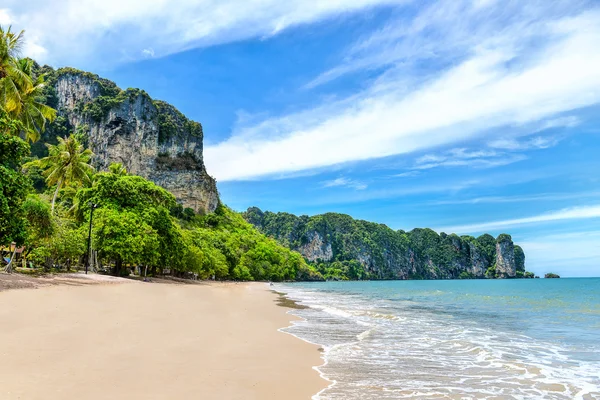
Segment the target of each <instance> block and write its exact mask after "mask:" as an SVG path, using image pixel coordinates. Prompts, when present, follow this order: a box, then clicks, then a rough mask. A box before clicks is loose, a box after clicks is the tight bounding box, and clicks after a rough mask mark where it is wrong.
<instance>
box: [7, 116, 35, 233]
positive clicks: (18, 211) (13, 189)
mask: <svg viewBox="0 0 600 400" xmlns="http://www.w3.org/2000/svg"><path fill="white" fill-rule="evenodd" d="M19 128H20V124H19V123H18V122H15V121H12V120H10V119H8V118H7V117H6V114H4V113H3V112H1V111H0V244H9V243H11V242H13V241H14V242H16V243H17V244H22V243H23V242H24V241H25V239H26V230H25V219H24V218H23V209H22V205H23V202H24V201H25V199H26V198H27V193H28V192H29V190H30V182H29V179H27V177H26V176H25V175H23V174H22V173H21V171H20V170H21V164H22V162H23V159H24V158H25V157H26V156H27V155H28V154H29V146H28V145H27V143H25V142H24V141H23V140H21V139H20V138H19V137H17V136H14V135H13V134H12V133H13V132H14V131H15V130H18V129H19Z"/></svg>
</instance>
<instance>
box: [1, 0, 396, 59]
mask: <svg viewBox="0 0 600 400" xmlns="http://www.w3.org/2000/svg"><path fill="white" fill-rule="evenodd" d="M405 1H406V0H344V1H340V0H334V1H332V0H324V1H314V2H310V3H307V2H306V1H304V0H287V1H279V0H246V1H243V0H178V1H165V0H143V1H142V0H127V1H123V0H54V1H45V0H27V1H23V0H5V1H3V6H4V7H6V8H5V9H3V10H4V14H0V18H1V15H5V14H7V13H8V12H10V15H11V16H12V22H13V23H14V24H15V25H18V28H20V29H26V30H27V33H28V35H31V36H34V37H37V38H39V41H36V45H38V46H41V47H43V48H46V49H47V50H48V53H47V54H46V56H44V57H41V58H40V60H39V61H42V62H50V63H53V64H61V65H65V64H70V65H76V66H80V67H83V66H89V65H95V64H97V63H114V62H120V61H121V62H122V61H128V60H131V59H137V58H141V57H142V56H143V54H140V51H139V49H147V48H152V49H154V51H155V53H156V55H157V56H164V55H166V54H170V53H176V52H179V51H182V50H186V49H189V48H193V47H198V46H209V45H214V44H219V43H226V42H231V41H234V40H240V39H246V38H250V37H260V36H265V35H273V34H276V33H278V32H280V31H282V30H284V29H286V28H289V27H292V26H296V25H299V24H305V23H311V22H315V21H319V20H322V19H325V18H329V17H333V16H337V15H340V14H342V13H346V12H354V11H357V10H361V9H365V8H368V7H373V6H378V5H386V4H400V3H403V2H405ZM7 10H8V11H7ZM36 55H38V56H39V54H36Z"/></svg>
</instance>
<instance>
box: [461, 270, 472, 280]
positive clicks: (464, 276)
mask: <svg viewBox="0 0 600 400" xmlns="http://www.w3.org/2000/svg"><path fill="white" fill-rule="evenodd" d="M458 279H475V276H474V275H473V274H471V273H470V272H467V271H463V272H461V273H460V275H459V276H458Z"/></svg>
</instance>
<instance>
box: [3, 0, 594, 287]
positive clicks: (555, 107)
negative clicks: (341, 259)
mask: <svg viewBox="0 0 600 400" xmlns="http://www.w3.org/2000/svg"><path fill="white" fill-rule="evenodd" d="M4 3H5V2H3V4H4ZM52 9H61V12H60V13H58V14H57V15H56V17H55V18H47V17H46V16H47V15H49V14H50V13H53V11H52ZM0 23H1V24H8V23H12V24H13V25H14V26H15V27H17V28H23V29H26V30H27V39H28V43H27V46H26V47H25V49H24V52H25V53H26V54H27V55H31V56H33V57H35V58H36V59H38V60H40V61H41V62H46V63H49V64H51V65H53V66H57V67H58V66H65V65H69V66H75V67H78V68H82V69H86V70H90V71H93V72H96V73H98V74H100V75H102V76H105V77H107V78H110V79H113V80H114V81H116V82H117V83H118V84H119V85H120V86H121V87H124V88H125V87H140V88H143V89H145V90H146V91H147V92H148V93H150V94H151V95H152V96H153V97H155V98H159V99H163V100H166V101H169V102H170V103H172V104H174V105H175V106H177V107H178V108H179V109H180V110H181V111H182V112H184V113H185V114H186V115H187V116H188V117H190V118H192V119H195V120H198V121H200V122H201V123H202V124H203V126H204V131H205V161H206V164H207V168H208V171H209V173H211V174H212V175H214V176H215V177H216V179H217V181H218V187H219V190H220V192H221V195H222V198H223V200H224V202H225V203H226V204H228V205H229V206H231V207H232V208H234V209H236V210H244V209H246V208H247V207H249V206H258V207H260V208H262V209H264V210H272V211H288V212H292V213H295V214H309V215H313V214H318V213H323V212H328V211H335V212H343V213H348V214H350V215H352V216H353V217H356V218H361V219H366V220H371V221H376V222H381V223H385V224H387V225H389V226H390V227H392V228H394V229H404V230H410V229H412V228H414V227H432V228H434V229H436V230H438V231H445V232H457V233H459V234H472V235H479V234H481V233H484V232H489V233H491V234H493V235H497V234H499V233H501V232H507V233H510V234H511V235H512V236H513V239H514V240H515V242H517V243H519V244H521V245H522V246H523V247H524V249H525V253H526V256H527V261H526V263H527V268H528V269H529V270H532V271H534V272H536V273H538V274H543V273H545V272H549V271H553V272H557V273H559V274H561V275H565V276H599V275H600V176H599V171H600V159H599V157H598V154H599V150H600V46H599V43H600V5H599V4H598V3H597V2H595V1H585V0H569V1H560V0H557V1H548V0H544V1H541V0H530V1H527V2H523V1H510V0H507V1H499V0H430V1H417V0H414V1H411V0H387V1H386V0H346V1H333V0H331V1H315V2H305V1H300V0H289V1H287V2H279V1H275V0H260V1H259V0H255V1H243V2H242V1H239V0H221V1H216V0H204V1H192V0H181V1H178V2H177V5H175V4H172V2H165V1H164V0H147V1H144V2H138V1H128V2H123V1H117V0H103V1H99V0H84V1H74V0H73V1H68V0H64V1H53V2H51V4H49V3H48V2H42V1H39V0H29V1H27V2H22V1H16V0H8V4H6V5H3V6H0Z"/></svg>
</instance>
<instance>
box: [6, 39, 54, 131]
mask: <svg viewBox="0 0 600 400" xmlns="http://www.w3.org/2000/svg"><path fill="white" fill-rule="evenodd" d="M23 33H24V32H23V31H21V32H20V33H18V34H16V33H14V32H12V31H11V28H10V27H9V28H8V29H7V30H4V29H3V28H2V27H0V111H3V112H5V113H6V114H7V115H8V116H9V117H10V118H11V119H14V120H17V121H21V122H22V123H23V127H24V128H23V131H22V132H21V133H22V135H23V136H24V138H25V139H27V140H30V141H32V142H34V141H36V140H38V139H39V138H40V133H41V132H43V131H44V129H45V128H46V122H47V121H50V122H52V121H53V120H54V118H56V110H54V109H53V108H51V107H48V106H47V105H45V104H43V103H42V102H43V101H44V95H43V90H44V76H43V75H40V76H38V77H36V78H34V74H33V61H32V60H29V59H19V58H18V55H19V51H20V48H21V46H22V45H23Z"/></svg>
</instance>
